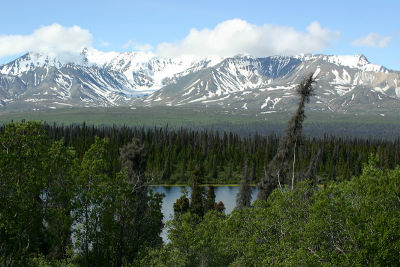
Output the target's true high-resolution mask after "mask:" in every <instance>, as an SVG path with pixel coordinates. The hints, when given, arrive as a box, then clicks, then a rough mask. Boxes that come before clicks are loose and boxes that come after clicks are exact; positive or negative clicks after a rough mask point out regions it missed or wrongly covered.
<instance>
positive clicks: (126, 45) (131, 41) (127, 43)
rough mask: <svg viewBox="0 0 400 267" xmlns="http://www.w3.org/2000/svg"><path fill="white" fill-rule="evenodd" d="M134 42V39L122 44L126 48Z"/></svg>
mask: <svg viewBox="0 0 400 267" xmlns="http://www.w3.org/2000/svg"><path fill="white" fill-rule="evenodd" d="M132 44H133V40H129V41H128V42H126V43H124V44H123V45H122V48H124V49H126V48H128V47H130V46H131V45H132Z"/></svg>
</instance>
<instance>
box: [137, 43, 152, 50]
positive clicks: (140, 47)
mask: <svg viewBox="0 0 400 267" xmlns="http://www.w3.org/2000/svg"><path fill="white" fill-rule="evenodd" d="M133 49H134V50H137V51H150V50H152V49H153V46H152V45H150V44H135V45H134V46H133Z"/></svg>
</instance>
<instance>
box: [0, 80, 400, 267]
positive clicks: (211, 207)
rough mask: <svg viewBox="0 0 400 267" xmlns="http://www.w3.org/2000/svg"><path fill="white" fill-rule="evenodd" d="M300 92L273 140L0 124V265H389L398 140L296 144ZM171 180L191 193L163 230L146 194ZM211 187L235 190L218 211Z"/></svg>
mask: <svg viewBox="0 0 400 267" xmlns="http://www.w3.org/2000/svg"><path fill="white" fill-rule="evenodd" d="M313 83H314V80H313V78H312V75H310V76H309V77H307V78H305V79H304V80H303V81H302V82H301V83H300V84H299V86H298V88H297V92H298V94H299V106H298V109H297V111H296V113H295V114H294V116H293V118H292V119H291V120H290V121H289V122H288V125H287V129H286V132H285V134H284V135H283V136H278V135H268V136H261V135H258V134H254V135H249V136H239V135H238V134H235V133H234V132H217V131H215V132H214V131H206V130H190V129H185V128H181V129H169V128H168V126H165V127H162V128H156V127H155V128H144V127H136V128H134V127H118V126H101V127H99V126H97V127H95V126H92V125H86V124H80V125H78V124H73V125H68V126H64V125H57V124H53V125H48V124H46V123H43V122H36V121H21V122H11V123H7V124H5V125H3V126H1V127H0V264H1V265H2V266H271V265H273V266H275V265H277V266H320V265H334V266H336V265H339V266H342V265H343V266H353V265H357V266H366V265H378V266H381V265H383V266H398V265H400V220H399V217H400V166H399V164H400V149H399V145H400V139H399V138H398V139H395V140H391V141H388V140H372V139H360V138H336V137H334V136H329V135H326V136H324V137H323V138H310V137H305V136H304V135H303V134H302V123H303V121H304V119H305V113H304V107H305V105H306V103H308V101H309V98H310V97H311V96H312V94H313V86H312V85H313ZM176 184H181V185H190V186H191V194H188V193H187V192H182V196H181V197H180V198H179V199H178V200H177V201H176V202H175V204H174V206H173V209H174V218H173V219H172V220H171V221H169V222H167V223H166V225H163V220H162V219H163V215H162V213H161V204H162V200H163V195H161V194H158V193H155V192H153V190H152V189H151V188H152V187H151V185H176ZM220 184H237V185H239V186H240V189H239V193H238V195H237V202H236V203H237V205H236V208H235V210H234V211H233V212H232V213H230V214H226V213H225V208H224V203H222V202H218V203H217V202H216V201H215V193H214V186H215V185H220ZM253 185H257V188H258V190H259V193H258V197H257V200H256V201H255V202H253V203H251V201H250V199H251V198H250V190H251V186H253ZM163 227H167V229H168V239H169V242H167V243H166V244H164V243H163V241H162V239H161V237H160V233H161V231H162V229H163Z"/></svg>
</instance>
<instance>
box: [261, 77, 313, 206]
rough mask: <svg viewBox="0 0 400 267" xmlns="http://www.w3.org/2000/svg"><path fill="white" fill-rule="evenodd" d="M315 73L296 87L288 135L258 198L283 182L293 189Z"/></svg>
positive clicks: (280, 145) (263, 196)
mask: <svg viewBox="0 0 400 267" xmlns="http://www.w3.org/2000/svg"><path fill="white" fill-rule="evenodd" d="M313 75H314V74H313V73H311V74H309V75H308V76H307V77H305V78H303V80H302V81H301V82H300V84H299V85H298V86H297V88H296V92H297V94H298V95H299V96H300V101H299V104H298V107H297V110H296V113H295V115H294V116H293V117H292V118H291V120H290V121H289V122H288V126H287V128H286V135H285V136H284V137H283V138H282V139H281V141H280V142H279V147H278V151H277V153H276V155H275V156H274V158H273V159H272V160H271V162H270V163H269V164H268V167H267V170H266V174H265V176H264V177H263V179H262V180H261V181H260V183H259V184H258V199H262V200H267V198H268V196H269V195H270V194H271V192H272V191H271V189H272V188H274V187H276V186H277V185H278V186H279V187H282V184H283V183H288V184H290V185H291V189H293V185H294V183H295V182H296V179H295V175H296V173H295V164H296V152H297V151H296V150H297V147H298V146H299V144H300V142H301V139H302V128H303V121H304V119H305V114H304V108H305V104H306V103H308V102H309V101H310V97H311V96H312V95H313V94H314V88H313V84H314V82H315V79H314V77H313ZM289 180H290V181H289ZM271 182H272V187H271Z"/></svg>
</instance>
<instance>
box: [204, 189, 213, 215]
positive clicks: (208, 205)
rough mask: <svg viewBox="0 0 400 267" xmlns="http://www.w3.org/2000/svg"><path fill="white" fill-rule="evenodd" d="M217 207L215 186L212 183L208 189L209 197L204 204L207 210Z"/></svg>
mask: <svg viewBox="0 0 400 267" xmlns="http://www.w3.org/2000/svg"><path fill="white" fill-rule="evenodd" d="M214 207H215V192H214V186H212V185H210V186H209V187H208V191H207V197H206V201H205V205H204V209H205V212H207V211H209V210H213V209H214Z"/></svg>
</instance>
